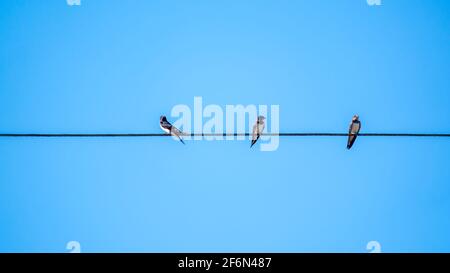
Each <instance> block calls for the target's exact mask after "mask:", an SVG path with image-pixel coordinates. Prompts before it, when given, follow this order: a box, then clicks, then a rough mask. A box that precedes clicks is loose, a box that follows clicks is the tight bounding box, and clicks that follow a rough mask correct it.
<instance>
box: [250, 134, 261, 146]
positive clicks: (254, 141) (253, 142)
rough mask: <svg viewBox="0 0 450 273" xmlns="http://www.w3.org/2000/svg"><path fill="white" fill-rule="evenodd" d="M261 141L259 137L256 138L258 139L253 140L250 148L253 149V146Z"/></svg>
mask: <svg viewBox="0 0 450 273" xmlns="http://www.w3.org/2000/svg"><path fill="white" fill-rule="evenodd" d="M258 139H259V135H258V136H257V137H256V139H252V144H251V145H250V148H251V147H253V145H255V143H256V141H258Z"/></svg>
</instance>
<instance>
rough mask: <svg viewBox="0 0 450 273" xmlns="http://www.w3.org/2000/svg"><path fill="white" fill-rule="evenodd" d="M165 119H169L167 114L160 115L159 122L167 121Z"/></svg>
mask: <svg viewBox="0 0 450 273" xmlns="http://www.w3.org/2000/svg"><path fill="white" fill-rule="evenodd" d="M165 121H167V118H166V116H160V117H159V122H165Z"/></svg>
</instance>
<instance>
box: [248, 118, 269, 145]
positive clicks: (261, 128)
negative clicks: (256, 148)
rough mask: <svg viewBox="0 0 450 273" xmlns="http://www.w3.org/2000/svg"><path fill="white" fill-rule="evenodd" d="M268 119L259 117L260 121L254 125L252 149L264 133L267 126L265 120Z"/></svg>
mask: <svg viewBox="0 0 450 273" xmlns="http://www.w3.org/2000/svg"><path fill="white" fill-rule="evenodd" d="M265 119H266V117H264V116H258V119H257V120H256V123H255V125H253V132H252V145H250V148H251V147H252V146H253V145H255V143H256V141H258V139H259V137H260V136H261V134H262V132H263V131H264V127H265V126H266V124H265V123H264V120H265Z"/></svg>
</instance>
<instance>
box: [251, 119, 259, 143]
mask: <svg viewBox="0 0 450 273" xmlns="http://www.w3.org/2000/svg"><path fill="white" fill-rule="evenodd" d="M258 137H259V130H258V123H256V124H255V125H253V132H252V141H256V140H257V139H258Z"/></svg>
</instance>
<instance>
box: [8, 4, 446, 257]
mask: <svg viewBox="0 0 450 273" xmlns="http://www.w3.org/2000/svg"><path fill="white" fill-rule="evenodd" d="M0 40H1V43H0V109H1V110H0V111H1V112H0V113H1V115H0V133H147V132H153V133H159V132H160V128H159V116H160V115H161V114H166V115H169V114H170V111H171V109H172V107H173V106H175V105H177V104H187V105H191V106H192V105H193V98H194V96H202V98H203V102H204V104H218V105H221V106H223V107H224V106H225V105H227V104H243V105H247V104H256V105H258V104H266V105H280V130H281V131H282V132H346V131H347V129H348V123H349V121H350V119H351V117H352V115H353V114H355V113H358V114H359V115H360V119H361V121H362V131H361V132H366V133H369V132H372V133H375V132H378V133H383V132H399V133H400V132H402V133H448V132H450V122H449V117H450V107H449V104H450V93H449V90H450V81H449V78H448V75H449V72H450V66H449V65H450V3H449V2H448V1H419V0H398V1H387V0H386V1H385V0H382V5H381V6H369V5H367V3H366V1H365V0H353V1H350V0H342V1H331V0H329V1H325V0H321V1H311V0H309V1H268V0H267V1H256V0H253V1H251V0H246V1H230V0H229V1H206V0H205V1H200V0H195V1H181V0H177V1H144V0H140V1H138V0H136V1H119V0H96V1H92V0H82V1H81V5H80V6H68V5H67V4H66V1H65V0H52V1H45V2H44V1H31V0H15V1H2V2H1V3H0ZM169 119H170V118H169ZM449 155H450V141H449V140H448V139H444V138H442V139H437V138H427V139H426V138H423V139H422V138H420V139H418V138H386V137H377V138H374V137H360V138H358V139H357V141H356V143H355V145H354V147H353V148H352V149H351V150H350V151H348V150H347V149H346V139H345V138H344V137H304V138H300V137H299V138H294V137H290V138H287V137H282V138H281V140H280V146H279V149H278V150H277V151H275V152H261V151H259V149H251V150H250V149H249V141H247V140H246V141H213V142H211V141H188V142H187V144H186V145H181V144H180V143H178V142H176V141H173V140H172V139H170V138H163V137H160V138H121V139H120V138H119V139H116V138H114V139H107V138H90V139H77V138H66V139H43V138H41V139H39V138H33V139H18V138H1V139H0V215H1V217H0V252H67V250H66V248H65V247H66V244H67V242H69V241H72V240H75V241H78V242H80V244H81V248H82V251H83V252H103V251H106V252H210V251H212V252H367V250H366V244H367V243H368V242H369V241H372V240H376V241H378V242H379V243H380V244H381V247H382V251H383V252H450V234H449V233H448V231H449V230H450V217H449V216H448V215H449V210H450V169H449V168H448V166H449V162H450V161H449V160H450V158H449Z"/></svg>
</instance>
